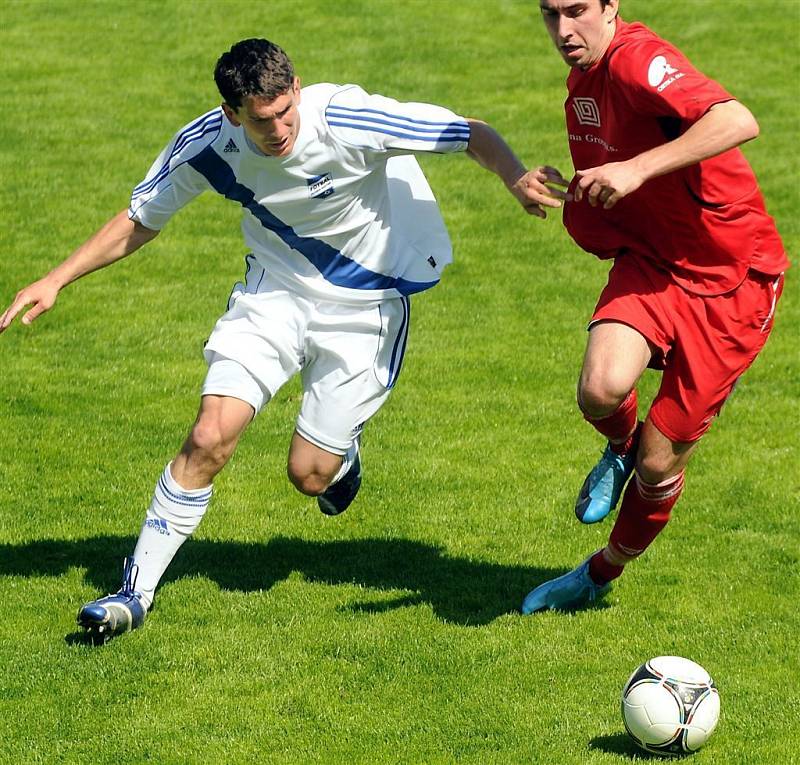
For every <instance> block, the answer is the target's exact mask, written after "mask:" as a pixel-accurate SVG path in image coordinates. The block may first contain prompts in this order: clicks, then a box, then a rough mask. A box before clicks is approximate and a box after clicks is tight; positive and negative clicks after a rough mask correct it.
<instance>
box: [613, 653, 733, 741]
mask: <svg viewBox="0 0 800 765" xmlns="http://www.w3.org/2000/svg"><path fill="white" fill-rule="evenodd" d="M622 719H623V720H624V722H625V728H626V729H627V731H628V733H629V734H630V736H631V738H633V740H634V741H635V742H636V743H637V744H638V745H639V746H640V747H642V749H646V750H647V751H648V752H654V753H656V754H664V755H682V754H688V753H690V752H696V751H697V750H698V749H699V748H700V747H701V746H703V744H705V743H706V741H708V737H709V736H710V735H711V733H712V731H713V730H714V727H715V726H716V724H717V720H719V693H718V692H717V689H716V686H715V685H714V681H713V680H712V679H711V676H710V675H709V674H708V672H706V671H705V670H704V669H703V668H702V667H701V666H700V665H699V664H695V662H693V661H689V659H682V658H681V657H680V656H657V657H656V658H655V659H650V661H647V662H645V663H644V664H642V666H641V667H639V668H638V669H637V670H636V671H635V672H634V673H633V674H632V675H631V677H630V679H629V680H628V682H627V683H626V684H625V688H624V689H623V691H622Z"/></svg>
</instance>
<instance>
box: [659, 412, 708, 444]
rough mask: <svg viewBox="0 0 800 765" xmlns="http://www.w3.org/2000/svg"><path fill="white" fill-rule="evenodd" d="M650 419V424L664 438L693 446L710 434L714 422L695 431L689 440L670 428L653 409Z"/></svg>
mask: <svg viewBox="0 0 800 765" xmlns="http://www.w3.org/2000/svg"><path fill="white" fill-rule="evenodd" d="M648 417H649V418H650V422H652V423H653V426H654V427H655V429H656V430H657V431H658V432H659V433H661V435H662V436H664V437H665V438H668V439H669V440H670V441H672V442H673V443H678V444H693V443H695V442H696V441H699V440H700V439H701V438H702V437H703V436H704V435H705V434H706V433H707V432H708V429H709V428H710V427H711V422H712V421H713V418H712V419H711V420H709V422H707V423H706V424H705V425H703V426H701V427H700V428H698V429H697V430H695V431H693V433H692V435H691V436H689V437H688V438H687V437H686V436H684V435H681V434H679V433H677V432H676V431H674V430H673V429H672V428H670V427H669V426H668V425H667V424H666V423H665V422H664V421H663V420H662V419H661V417H659V415H658V414H657V413H656V412H654V411H653V410H652V409H651V410H650V413H649V414H648Z"/></svg>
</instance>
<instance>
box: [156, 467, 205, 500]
mask: <svg viewBox="0 0 800 765" xmlns="http://www.w3.org/2000/svg"><path fill="white" fill-rule="evenodd" d="M171 467H172V463H171V462H170V463H169V464H168V465H167V466H166V467H165V468H164V472H163V473H162V474H161V477H160V478H159V479H158V483H157V484H156V494H157V495H158V497H159V499H160V500H161V501H162V502H164V503H165V504H169V505H172V504H177V505H182V506H184V507H194V508H198V509H199V508H201V507H204V506H205V505H207V504H208V503H209V502H210V501H211V495H212V493H213V491H214V488H213V486H205V487H203V488H201V489H184V488H183V486H181V485H180V484H179V483H178V482H177V481H176V480H175V479H174V478H173V477H172V471H171V469H170V468H171Z"/></svg>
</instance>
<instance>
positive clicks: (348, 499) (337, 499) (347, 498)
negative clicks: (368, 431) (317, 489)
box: [317, 438, 361, 515]
mask: <svg viewBox="0 0 800 765" xmlns="http://www.w3.org/2000/svg"><path fill="white" fill-rule="evenodd" d="M358 441H359V439H358V438H357V439H356V440H355V441H353V446H354V447H355V454H354V455H353V461H352V463H351V464H350V469H349V470H348V471H347V472H346V473H345V474H344V475H343V476H342V477H341V478H340V479H339V480H338V481H337V482H336V483H333V484H331V485H330V486H329V487H328V488H327V489H325V491H323V492H322V494H320V495H319V496H318V497H317V504H318V505H319V509H320V510H322V512H323V513H325V515H339V514H340V513H343V512H344V511H345V510H347V508H348V507H350V504H351V503H352V501H353V500H354V499H355V498H356V494H358V490H359V489H360V488H361V454H360V448H359V443H358Z"/></svg>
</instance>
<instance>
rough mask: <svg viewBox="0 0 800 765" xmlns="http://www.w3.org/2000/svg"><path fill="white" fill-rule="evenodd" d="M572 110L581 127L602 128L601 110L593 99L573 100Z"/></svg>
mask: <svg viewBox="0 0 800 765" xmlns="http://www.w3.org/2000/svg"><path fill="white" fill-rule="evenodd" d="M572 108H573V109H574V110H575V116H576V117H577V118H578V122H580V124H581V125H590V126H591V127H600V110H599V109H598V108H597V101H595V100H594V99H593V98H573V99H572Z"/></svg>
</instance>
